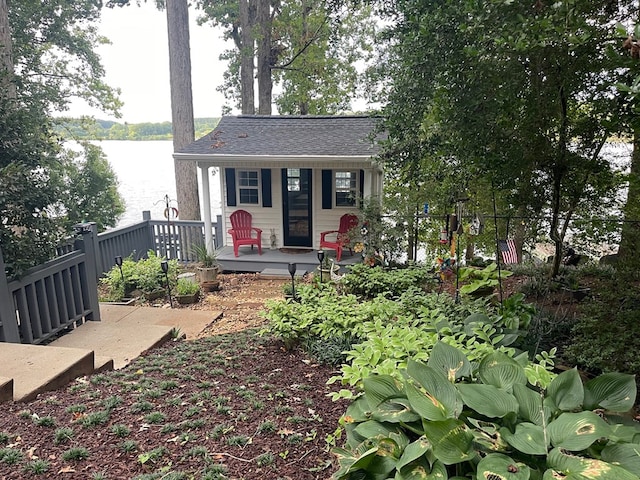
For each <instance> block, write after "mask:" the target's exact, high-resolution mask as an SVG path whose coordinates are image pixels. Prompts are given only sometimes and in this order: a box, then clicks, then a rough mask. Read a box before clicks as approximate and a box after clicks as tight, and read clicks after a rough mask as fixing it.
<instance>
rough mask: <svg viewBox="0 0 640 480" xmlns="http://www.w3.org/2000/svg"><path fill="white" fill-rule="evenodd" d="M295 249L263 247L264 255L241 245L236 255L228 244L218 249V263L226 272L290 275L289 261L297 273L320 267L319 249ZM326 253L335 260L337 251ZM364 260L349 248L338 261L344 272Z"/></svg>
mask: <svg viewBox="0 0 640 480" xmlns="http://www.w3.org/2000/svg"><path fill="white" fill-rule="evenodd" d="M293 251H294V250H293V249H285V251H281V250H279V249H276V250H269V249H265V248H263V249H262V255H259V254H258V249H257V248H254V249H253V250H251V248H249V247H240V251H239V252H238V256H237V257H236V256H234V254H233V247H232V246H230V245H226V246H224V247H222V248H221V249H219V250H218V263H219V264H220V265H221V267H222V269H223V270H224V271H225V272H249V273H251V272H253V273H259V272H263V271H264V270H269V271H280V272H282V273H283V274H285V275H286V276H289V271H288V267H289V263H295V264H296V266H297V273H296V274H297V275H300V274H304V272H313V271H314V270H315V269H316V268H317V267H318V264H319V262H318V251H317V250H313V251H311V252H305V253H292V252H293ZM325 255H326V256H327V257H329V258H333V259H334V260H335V258H336V256H335V251H333V250H325ZM325 258H326V257H325ZM361 261H362V256H361V255H360V254H359V253H356V252H353V255H349V250H347V251H346V252H345V251H343V252H342V259H341V260H340V262H336V264H337V265H339V266H340V267H341V271H343V272H344V270H345V268H344V267H346V266H347V265H353V264H355V263H359V262H361Z"/></svg>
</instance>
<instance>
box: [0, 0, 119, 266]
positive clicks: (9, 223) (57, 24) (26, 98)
mask: <svg viewBox="0 0 640 480" xmlns="http://www.w3.org/2000/svg"><path fill="white" fill-rule="evenodd" d="M6 6H7V4H6V3H5V2H3V4H2V5H0V30H2V38H3V43H2V44H0V59H2V64H1V65H0V67H1V70H2V71H1V72H0V77H1V78H2V81H3V82H10V83H11V84H12V85H13V86H15V87H16V88H15V89H13V88H11V86H10V87H9V88H3V89H0V244H1V246H2V249H3V251H4V254H5V259H6V261H7V267H8V270H9V273H10V274H17V273H20V272H21V271H23V270H24V269H25V268H27V267H29V266H31V265H34V264H37V263H40V262H42V261H44V260H47V259H49V258H50V256H51V255H52V253H53V251H54V247H55V246H56V244H57V242H58V240H59V239H60V238H61V237H63V236H65V235H66V234H68V231H66V230H65V225H64V222H63V216H64V212H65V211H67V212H73V211H74V208H75V207H76V205H74V204H66V205H65V204H64V203H63V201H61V200H62V199H63V192H62V190H61V188H60V182H58V181H57V179H58V178H60V175H62V165H63V159H64V150H63V148H62V144H61V142H60V141H59V139H58V138H57V137H56V136H55V135H54V134H53V131H54V128H53V123H54V120H53V119H52V118H51V117H50V115H49V112H51V111H53V110H58V111H64V110H65V109H66V108H67V105H68V103H69V102H70V100H71V98H73V97H81V98H85V99H86V100H88V101H89V102H90V103H92V104H94V105H100V106H101V107H102V108H103V109H104V110H105V111H116V110H117V107H118V106H119V101H118V99H117V97H116V95H115V92H114V91H113V90H112V89H110V88H109V87H108V86H107V85H106V84H104V82H103V81H102V75H103V74H104V72H103V70H102V66H101V65H100V61H99V58H98V57H97V56H96V54H95V53H94V51H93V48H94V47H95V46H96V45H97V44H98V43H99V42H101V41H102V40H103V39H101V38H100V37H98V36H97V35H96V28H95V26H94V25H93V24H92V22H93V21H94V20H96V19H97V18H98V15H99V12H100V8H99V5H97V4H96V3H95V2H92V1H81V2H73V4H70V3H69V2H65V1H62V0H60V1H52V2H47V3H38V2H31V1H28V0H13V1H12V2H11V9H10V10H8V11H7V10H6ZM7 20H8V22H7ZM7 26H10V31H11V34H10V36H7V34H6V32H7V31H8V28H7ZM7 38H10V40H7ZM8 59H12V60H13V63H11V61H10V60H8ZM14 91H15V95H13V92H14ZM7 92H10V93H9V94H7ZM110 207H111V205H107V206H103V207H102V208H104V209H108V208H110Z"/></svg>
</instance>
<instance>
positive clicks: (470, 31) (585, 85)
mask: <svg viewBox="0 0 640 480" xmlns="http://www.w3.org/2000/svg"><path fill="white" fill-rule="evenodd" d="M394 7H395V8H390V10H392V11H396V12H397V13H398V16H397V18H399V19H400V20H399V21H398V22H397V23H396V24H394V25H393V26H392V28H391V31H390V32H389V35H388V37H389V38H390V39H392V50H391V56H390V59H391V60H390V62H388V63H387V64H386V65H387V66H388V67H389V68H390V74H391V78H392V82H393V83H392V84H391V85H390V94H389V103H388V106H387V117H388V118H389V128H390V133H391V138H392V139H393V143H392V146H393V147H394V148H396V149H398V148H409V149H412V150H418V151H419V149H420V148H426V147H428V150H429V151H431V152H435V153H436V154H437V155H439V156H440V157H441V158H443V161H444V163H445V165H447V164H449V165H450V168H449V170H450V171H452V172H455V174H456V175H457V176H458V182H459V185H460V188H461V189H462V190H465V189H467V188H468V187H469V186H470V185H471V184H470V183H469V182H470V181H471V179H473V178H474V177H475V178H477V177H483V178H485V179H486V180H485V184H487V185H491V189H492V190H493V192H494V193H495V195H496V196H497V197H498V198H499V199H500V201H502V202H504V203H505V204H506V205H510V206H511V210H513V211H515V212H516V216H519V217H525V218H529V217H539V216H540V215H539V212H543V213H546V214H547V215H548V219H549V220H548V224H547V225H548V231H549V237H550V238H551V239H552V241H553V242H554V244H555V247H556V256H555V258H556V263H555V265H554V272H555V273H557V271H558V267H559V262H560V258H561V256H562V246H563V241H564V238H565V236H566V233H567V230H568V226H569V224H570V222H571V220H572V218H573V217H574V216H575V215H576V214H578V213H580V209H581V208H582V209H584V210H582V211H583V212H585V213H587V214H592V213H593V212H592V211H589V210H587V209H586V208H585V207H587V206H589V207H595V205H594V202H593V201H594V200H595V199H596V198H597V199H601V198H604V197H606V196H608V195H610V192H611V191H612V189H613V188H614V187H615V182H614V177H615V176H614V175H613V174H612V172H611V167H610V165H608V164H607V163H606V162H604V161H603V160H602V158H601V155H600V153H601V149H602V145H603V144H604V142H605V141H606V139H607V138H608V136H609V135H610V134H611V133H612V132H613V131H614V128H615V126H616V122H617V120H616V119H617V116H616V112H617V111H618V104H617V101H616V99H615V98H613V96H612V95H611V85H612V83H613V81H615V64H614V63H612V62H611V57H610V55H608V49H609V48H611V45H612V41H611V39H612V23H611V15H612V13H611V12H610V2H604V1H603V2H589V3H588V4H584V3H574V2H571V1H567V2H557V3H555V4H553V5H546V4H543V3H541V2H538V3H537V4H535V5H533V6H531V5H528V4H527V5H524V4H520V3H495V2H484V1H482V2H477V3H471V4H470V3H467V4H464V6H460V5H452V4H450V3H449V2H431V3H430V4H428V5H425V4H423V3H420V2H413V1H412V0H409V1H402V0H401V1H399V2H396V3H395V4H394ZM614 13H615V12H614ZM618 13H620V12H618ZM394 15H395V13H394ZM421 158H422V157H421V156H420V155H418V156H412V157H410V161H411V162H412V163H413V164H415V163H416V162H419V161H420V159H421ZM461 173H462V175H461ZM605 177H606V178H608V180H606V181H603V179H604V178H605ZM587 200H590V201H589V202H587ZM520 235H521V236H522V235H523V232H520ZM519 240H520V243H522V242H523V240H524V238H520V239H519Z"/></svg>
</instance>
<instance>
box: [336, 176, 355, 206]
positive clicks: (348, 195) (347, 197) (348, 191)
mask: <svg viewBox="0 0 640 480" xmlns="http://www.w3.org/2000/svg"><path fill="white" fill-rule="evenodd" d="M357 178H358V176H357V175H356V172H335V192H336V207H354V206H355V205H356V198H357V192H358V183H357Z"/></svg>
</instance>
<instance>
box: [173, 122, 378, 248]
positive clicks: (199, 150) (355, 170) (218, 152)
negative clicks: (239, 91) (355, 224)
mask: <svg viewBox="0 0 640 480" xmlns="http://www.w3.org/2000/svg"><path fill="white" fill-rule="evenodd" d="M379 121H380V118H376V117H367V116H254V115H250V116H244V115H243V116H237V117H223V118H222V119H221V120H220V123H219V124H218V126H217V128H216V129H215V130H213V131H212V132H211V133H209V134H208V135H206V136H205V137H203V138H201V139H199V140H197V141H195V142H194V143H192V144H190V145H187V146H186V147H184V148H182V149H180V150H179V151H177V152H175V153H174V158H175V159H177V160H195V161H196V162H197V164H198V167H199V168H200V170H201V173H202V185H201V188H202V192H203V198H204V205H203V207H204V214H205V215H204V217H205V218H204V221H205V231H206V232H211V205H210V200H209V199H210V188H209V181H210V179H211V178H212V177H211V171H210V170H211V169H212V168H217V169H219V172H220V175H218V176H217V177H216V178H218V179H219V181H220V191H221V192H222V199H223V202H222V219H223V228H222V231H223V232H224V234H225V235H227V237H226V238H225V241H224V243H225V244H226V245H231V243H232V242H231V237H230V236H229V234H228V233H227V231H228V230H229V228H231V225H230V222H229V216H230V215H231V214H232V213H233V212H234V211H236V210H245V211H247V212H249V213H250V214H251V216H252V225H253V226H255V227H258V228H260V229H262V231H263V235H262V245H263V248H269V247H270V246H271V236H272V235H271V234H272V232H273V233H275V240H276V242H277V245H276V246H277V247H278V248H281V247H288V248H295V247H307V248H314V249H317V248H318V246H319V243H320V232H322V231H326V230H335V229H337V227H338V224H339V222H340V217H341V216H342V215H344V214H345V213H357V211H358V207H359V204H360V202H361V201H362V199H363V198H366V197H370V196H372V197H375V196H379V195H381V193H382V169H381V168H380V166H379V165H378V164H377V163H376V162H375V161H374V157H375V155H376V154H377V153H378V149H379V148H378V145H377V140H376V138H374V137H375V133H376V127H377V124H378V122H379ZM379 138H380V137H379V136H378V137H377V139H378V140H379ZM210 240H211V239H210V238H208V239H205V241H206V242H207V244H210Z"/></svg>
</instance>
